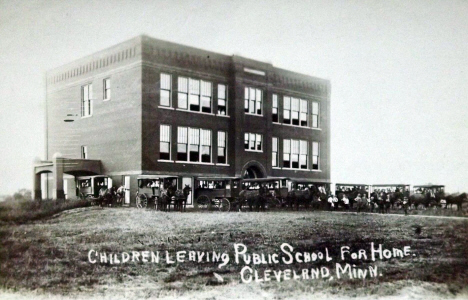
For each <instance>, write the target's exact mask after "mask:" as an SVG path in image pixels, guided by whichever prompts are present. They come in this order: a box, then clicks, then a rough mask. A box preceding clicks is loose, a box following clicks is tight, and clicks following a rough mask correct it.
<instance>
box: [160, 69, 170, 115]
mask: <svg viewBox="0 0 468 300" xmlns="http://www.w3.org/2000/svg"><path fill="white" fill-rule="evenodd" d="M159 93H160V100H159V105H161V106H167V107H170V106H171V75H169V74H164V73H161V90H160V92H159Z"/></svg>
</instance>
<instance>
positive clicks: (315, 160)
mask: <svg viewBox="0 0 468 300" xmlns="http://www.w3.org/2000/svg"><path fill="white" fill-rule="evenodd" d="M319 155H320V144H319V143H318V142H312V170H319V169H320V164H319V162H320V160H319Z"/></svg>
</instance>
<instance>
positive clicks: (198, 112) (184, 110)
mask: <svg viewBox="0 0 468 300" xmlns="http://www.w3.org/2000/svg"><path fill="white" fill-rule="evenodd" d="M175 110H177V111H183V112H188V113H194V114H201V115H208V116H214V115H215V114H213V113H206V112H201V111H195V110H188V109H182V108H176V109H175Z"/></svg>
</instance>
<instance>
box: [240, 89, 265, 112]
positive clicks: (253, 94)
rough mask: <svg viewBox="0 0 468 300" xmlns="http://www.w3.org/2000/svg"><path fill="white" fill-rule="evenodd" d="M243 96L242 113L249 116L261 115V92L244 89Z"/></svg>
mask: <svg viewBox="0 0 468 300" xmlns="http://www.w3.org/2000/svg"><path fill="white" fill-rule="evenodd" d="M244 94H245V95H244V111H245V112H246V113H249V114H255V115H262V96H263V95H262V91H261V90H259V89H256V88H251V87H246V88H245V93H244Z"/></svg>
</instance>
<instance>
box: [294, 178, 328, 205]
mask: <svg viewBox="0 0 468 300" xmlns="http://www.w3.org/2000/svg"><path fill="white" fill-rule="evenodd" d="M288 187H289V189H288V194H287V197H286V201H285V205H286V206H290V207H292V206H295V207H296V209H299V207H300V206H303V207H304V208H309V207H311V208H313V209H323V208H325V205H326V201H327V195H328V194H329V193H330V183H328V182H317V181H315V180H311V179H294V180H288Z"/></svg>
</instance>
